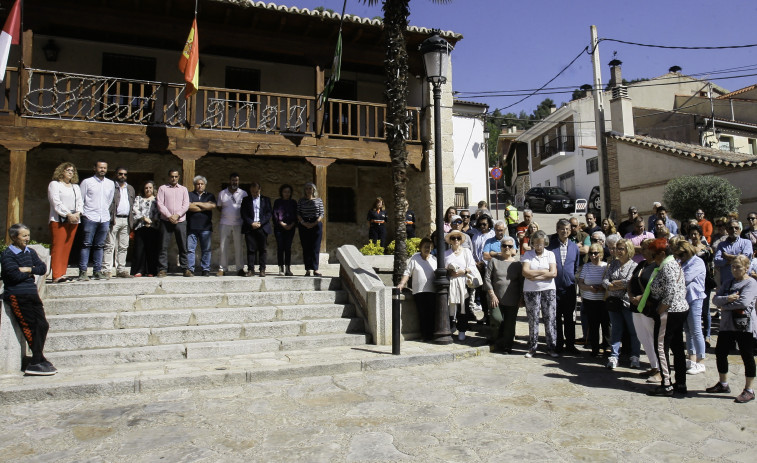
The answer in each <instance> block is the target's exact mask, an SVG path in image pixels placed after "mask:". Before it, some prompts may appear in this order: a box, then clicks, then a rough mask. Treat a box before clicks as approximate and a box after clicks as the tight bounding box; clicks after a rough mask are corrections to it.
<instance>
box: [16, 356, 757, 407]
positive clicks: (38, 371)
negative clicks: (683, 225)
mask: <svg viewBox="0 0 757 463" xmlns="http://www.w3.org/2000/svg"><path fill="white" fill-rule="evenodd" d="M57 372H58V370H56V369H55V367H54V366H53V364H52V363H50V362H47V363H45V362H40V363H37V364H34V365H29V366H28V367H26V370H24V373H26V374H27V375H29V376H52V375H54V374H55V373H57ZM752 398H754V395H752Z"/></svg>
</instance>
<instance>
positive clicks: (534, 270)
mask: <svg viewBox="0 0 757 463" xmlns="http://www.w3.org/2000/svg"><path fill="white" fill-rule="evenodd" d="M529 244H530V245H531V250H530V251H528V252H526V253H525V254H523V256H522V257H521V259H520V261H521V263H522V265H523V278H524V281H523V299H524V300H525V302H526V314H527V315H528V339H529V346H528V352H527V353H526V357H527V358H531V357H533V356H534V354H536V346H537V344H538V341H539V311H540V310H541V315H542V317H543V318H544V331H545V332H546V338H547V352H548V353H549V355H550V356H552V357H557V352H555V340H556V339H557V330H556V325H555V323H556V319H555V311H556V309H557V298H556V295H555V277H556V276H557V260H555V254H554V253H553V252H552V251H548V250H547V249H545V246H546V244H547V234H546V233H544V231H542V230H539V231H537V232H536V233H534V234H533V236H531V241H530V243H529Z"/></svg>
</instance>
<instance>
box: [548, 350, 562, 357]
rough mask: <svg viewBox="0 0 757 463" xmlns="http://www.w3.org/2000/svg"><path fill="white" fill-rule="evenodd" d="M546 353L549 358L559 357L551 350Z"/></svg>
mask: <svg viewBox="0 0 757 463" xmlns="http://www.w3.org/2000/svg"><path fill="white" fill-rule="evenodd" d="M547 353H548V354H549V356H550V357H552V358H557V357H559V356H560V354H558V353H557V352H555V351H553V350H550V351H548V352H547Z"/></svg>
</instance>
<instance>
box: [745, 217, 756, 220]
mask: <svg viewBox="0 0 757 463" xmlns="http://www.w3.org/2000/svg"><path fill="white" fill-rule="evenodd" d="M747 219H749V220H757V217H747Z"/></svg>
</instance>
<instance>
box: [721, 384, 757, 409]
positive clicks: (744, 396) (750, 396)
mask: <svg viewBox="0 0 757 463" xmlns="http://www.w3.org/2000/svg"><path fill="white" fill-rule="evenodd" d="M718 384H719V383H718ZM752 400H754V392H749V391H747V390H746V389H744V390H743V391H741V394H739V396H738V397H736V398H735V399H733V401H734V402H736V403H740V404H745V403H747V402H751V401H752Z"/></svg>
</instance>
